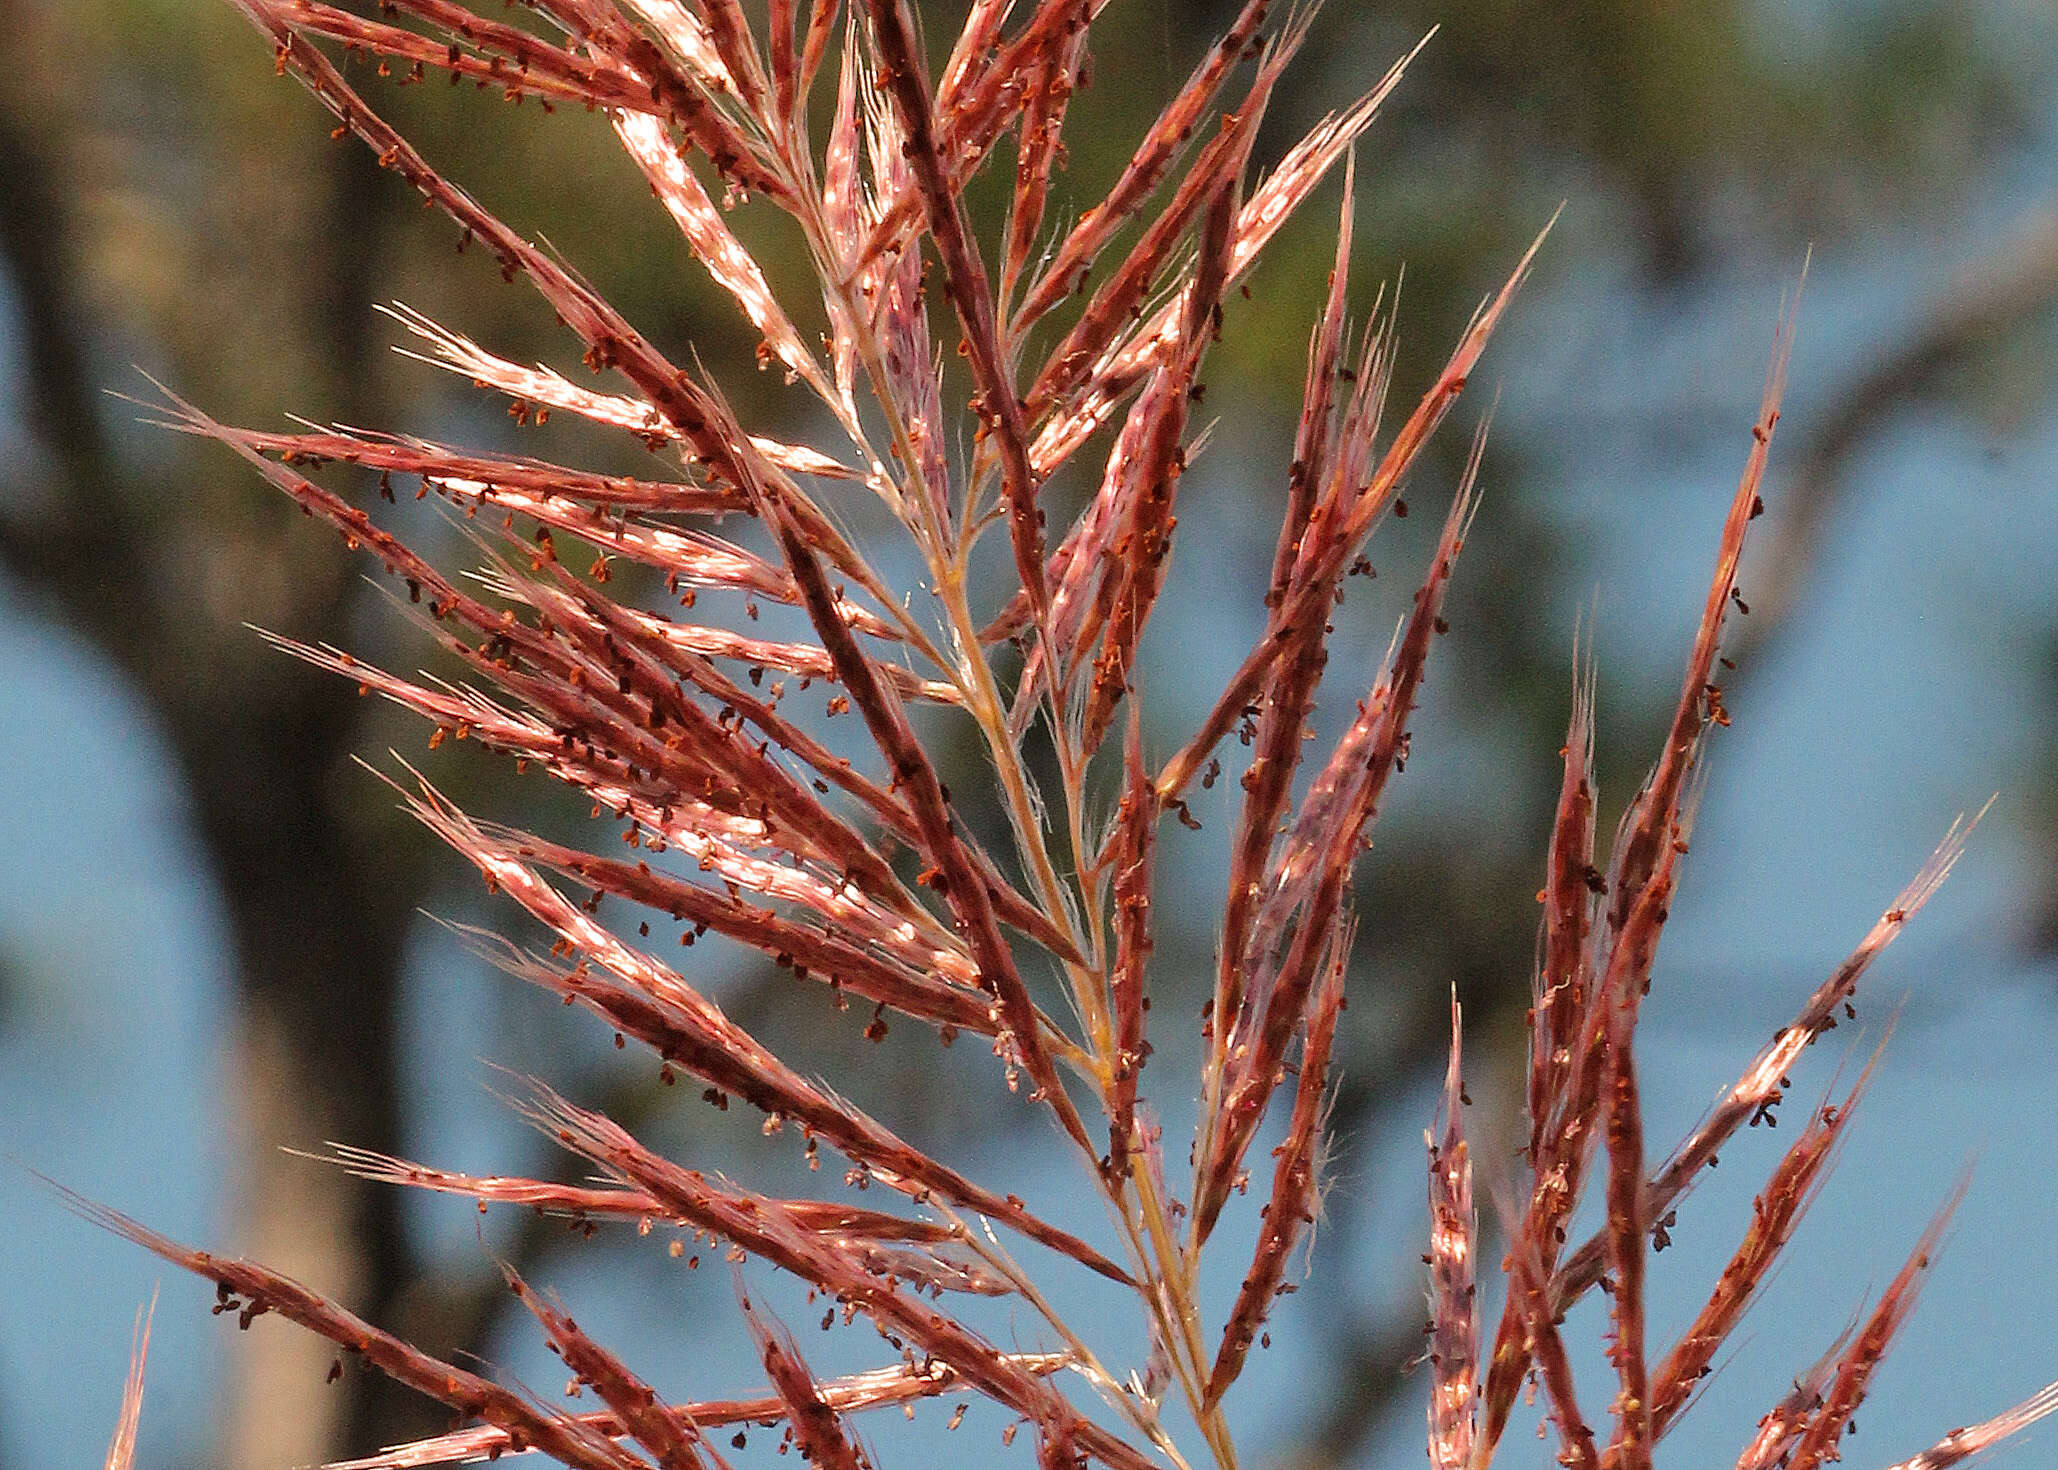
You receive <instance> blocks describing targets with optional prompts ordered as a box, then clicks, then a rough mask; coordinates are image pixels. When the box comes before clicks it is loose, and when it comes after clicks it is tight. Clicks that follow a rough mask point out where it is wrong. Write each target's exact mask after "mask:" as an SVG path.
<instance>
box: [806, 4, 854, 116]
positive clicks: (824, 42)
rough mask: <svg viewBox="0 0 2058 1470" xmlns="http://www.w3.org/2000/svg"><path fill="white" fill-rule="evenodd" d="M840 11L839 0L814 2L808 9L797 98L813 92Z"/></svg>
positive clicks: (841, 7) (827, 52)
mask: <svg viewBox="0 0 2058 1470" xmlns="http://www.w3.org/2000/svg"><path fill="white" fill-rule="evenodd" d="M842 9H843V6H842V3H841V0H814V4H813V5H811V6H809V7H808V18H807V35H806V37H805V38H804V39H803V40H802V42H801V47H800V77H799V79H798V83H797V86H796V89H795V90H796V95H797V96H799V97H802V98H805V97H806V96H808V94H809V93H811V92H813V91H814V88H815V77H816V75H817V73H819V72H820V71H821V69H822V58H823V57H824V56H826V55H828V54H829V37H830V36H831V35H832V34H833V33H834V32H835V30H836V17H837V15H838V14H839V13H841V11H842Z"/></svg>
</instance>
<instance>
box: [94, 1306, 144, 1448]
mask: <svg viewBox="0 0 2058 1470" xmlns="http://www.w3.org/2000/svg"><path fill="white" fill-rule="evenodd" d="M156 1315H157V1294H156V1293H155V1292H152V1293H151V1294H150V1304H149V1305H148V1306H144V1307H138V1308H137V1309H136V1329H135V1331H134V1333H133V1334H131V1336H130V1341H129V1376H128V1378H127V1380H126V1381H125V1382H124V1383H123V1384H122V1393H121V1417H120V1418H118V1419H116V1420H115V1422H114V1438H113V1439H111V1440H109V1441H108V1444H107V1459H106V1460H105V1461H104V1462H103V1463H104V1464H105V1465H106V1470H129V1467H130V1466H132V1465H133V1464H135V1461H136V1431H137V1430H138V1429H139V1428H140V1427H141V1426H142V1423H143V1368H144V1366H145V1365H146V1364H147V1363H148V1362H149V1361H150V1322H151V1319H152V1318H154V1317H155V1316H156Z"/></svg>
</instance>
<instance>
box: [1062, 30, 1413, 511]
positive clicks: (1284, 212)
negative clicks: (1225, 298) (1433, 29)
mask: <svg viewBox="0 0 2058 1470" xmlns="http://www.w3.org/2000/svg"><path fill="white" fill-rule="evenodd" d="M1417 49H1419V48H1417ZM1411 55H1412V53H1411ZM1406 64H1407V62H1406V60H1403V61H1402V62H1400V63H1398V64H1397V65H1396V66H1395V68H1394V69H1393V70H1392V71H1391V72H1389V73H1388V74H1387V76H1386V78H1385V80H1384V81H1382V82H1381V83H1380V85H1379V86H1378V87H1377V88H1375V89H1374V90H1373V91H1372V92H1371V93H1369V94H1367V95H1366V96H1365V97H1364V98H1362V99H1361V100H1360V101H1359V102H1357V103H1356V104H1354V105H1353V106H1352V107H1350V108H1349V109H1347V110H1346V111H1344V112H1342V113H1339V114H1336V115H1334V116H1332V117H1330V118H1328V119H1325V120H1324V121H1323V122H1321V123H1320V124H1318V125H1317V126H1316V127H1315V128H1314V129H1313V131H1311V132H1310V133H1309V134H1308V135H1307V136H1306V137H1305V138H1303V139H1302V140H1301V141H1300V142H1299V143H1297V144H1296V145H1295V146H1294V147H1293V148H1292V149H1291V150H1290V151H1289V152H1288V153H1287V155H1286V157H1285V158H1284V159H1282V160H1281V161H1280V163H1279V166H1278V167H1277V168H1275V169H1274V170H1273V171H1272V172H1271V173H1270V174H1268V175H1267V176H1266V177H1265V179H1264V180H1263V181H1262V182H1261V183H1260V184H1259V185H1258V186H1257V188H1255V189H1253V190H1251V191H1250V192H1249V193H1248V194H1247V195H1246V196H1245V198H1244V202H1243V207H1242V209H1241V210H1239V211H1238V213H1237V218H1236V238H1235V248H1234V250H1233V252H1232V254H1231V256H1230V266H1229V279H1230V281H1231V283H1232V284H1233V283H1234V282H1235V281H1236V280H1237V279H1238V278H1240V277H1241V276H1242V275H1243V273H1244V272H1245V271H1246V270H1248V269H1249V268H1250V266H1251V264H1252V263H1253V262H1254V261H1255V260H1256V259H1257V256H1258V252H1259V251H1260V250H1262V249H1263V248H1264V247H1265V245H1266V244H1267V243H1269V242H1270V240H1271V238H1272V236H1273V235H1274V234H1275V233H1277V231H1278V229H1279V226H1280V225H1282V224H1283V223H1285V221H1286V220H1287V218H1288V217H1290V216H1291V215H1292V213H1293V211H1294V210H1295V209H1296V208H1298V207H1299V206H1300V204H1301V201H1302V200H1304V199H1306V198H1307V196H1308V194H1309V193H1310V192H1311V191H1312V190H1313V189H1314V187H1315V185H1316V184H1318V183H1320V182H1321V181H1322V178H1323V176H1324V175H1326V174H1327V173H1328V171H1329V170H1330V168H1331V167H1333V166H1334V165H1335V163H1336V161H1337V160H1338V159H1339V158H1341V157H1343V156H1344V154H1346V153H1347V152H1348V151H1349V149H1350V145H1351V144H1352V143H1353V142H1354V141H1355V140H1356V139H1357V138H1358V136H1359V135H1360V134H1361V133H1363V132H1364V130H1365V129H1366V128H1367V127H1369V126H1371V123H1372V119H1373V117H1374V116H1375V115H1376V114H1377V112H1378V109H1379V104H1380V103H1381V102H1382V101H1384V100H1385V97H1386V94H1387V92H1388V91H1390V90H1391V89H1392V87H1393V86H1394V84H1395V83H1397V82H1398V81H1399V80H1400V73H1401V70H1402V68H1403V67H1405V66H1406ZM1196 166H1198V165H1196ZM1177 327H1178V317H1177V307H1176V304H1173V305H1168V306H1165V307H1163V308H1160V309H1159V310H1158V311H1157V312H1156V313H1155V314H1154V315H1152V316H1148V317H1146V318H1145V319H1144V320H1143V321H1142V323H1140V324H1139V325H1138V326H1136V327H1135V328H1134V329H1132V330H1131V331H1129V332H1128V333H1127V334H1126V335H1125V336H1123V337H1122V338H1121V339H1120V340H1119V341H1118V342H1117V343H1116V344H1115V345H1113V346H1112V347H1110V349H1109V351H1108V352H1107V354H1106V355H1105V356H1104V358H1103V360H1102V361H1101V363H1100V364H1099V365H1098V366H1096V367H1095V370H1094V373H1093V376H1092V378H1091V379H1090V380H1089V381H1088V382H1086V383H1085V384H1084V385H1083V386H1082V387H1081V388H1079V389H1078V390H1077V391H1076V392H1075V393H1074V394H1073V395H1071V397H1070V398H1069V400H1068V403H1067V406H1066V408H1065V410H1064V411H1063V412H1061V413H1059V414H1057V415H1055V416H1054V417H1052V418H1051V419H1050V420H1049V421H1048V422H1047V423H1045V424H1044V426H1043V428H1042V429H1041V430H1039V431H1038V433H1037V436H1036V441H1035V443H1034V444H1032V445H1031V446H1030V460H1031V462H1032V463H1034V464H1035V465H1036V467H1037V468H1038V469H1039V470H1041V471H1043V472H1045V473H1048V472H1049V471H1051V470H1052V469H1054V468H1056V467H1057V466H1058V465H1060V464H1062V463H1064V461H1065V460H1066V459H1067V458H1068V457H1069V456H1070V455H1071V454H1072V452H1073V451H1074V450H1076V449H1077V448H1078V447H1079V446H1080V445H1081V444H1083V443H1084V442H1085V441H1086V440H1087V439H1088V438H1089V437H1090V436H1091V435H1092V434H1093V432H1094V431H1095V430H1096V429H1098V428H1099V427H1100V426H1101V425H1102V424H1104V423H1106V422H1107V420H1108V418H1109V417H1110V416H1111V415H1112V414H1113V413H1114V410H1115V407H1116V405H1118V404H1119V403H1120V402H1121V401H1122V400H1123V399H1124V398H1126V397H1127V396H1128V395H1129V394H1130V393H1131V392H1132V391H1134V389H1135V388H1136V386H1137V385H1138V384H1139V383H1141V382H1142V381H1143V380H1144V378H1145V377H1146V376H1147V375H1148V374H1149V372H1150V370H1151V369H1152V368H1154V367H1156V366H1157V365H1158V364H1159V363H1160V362H1162V361H1163V360H1164V359H1165V357H1166V356H1167V355H1168V353H1169V351H1170V349H1171V346H1172V345H1173V341H1174V339H1175V335H1176V331H1177Z"/></svg>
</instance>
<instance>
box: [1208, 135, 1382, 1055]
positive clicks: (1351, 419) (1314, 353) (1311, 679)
mask: <svg viewBox="0 0 2058 1470" xmlns="http://www.w3.org/2000/svg"><path fill="white" fill-rule="evenodd" d="M1354 183H1355V179H1354V169H1353V168H1352V167H1351V166H1349V165H1346V167H1345V171H1344V203H1343V212H1342V217H1341V219H1340V221H1339V223H1338V225H1337V245H1336V264H1335V266H1334V268H1333V269H1332V270H1331V272H1330V277H1329V301H1328V305H1327V307H1326V308H1325V310H1324V311H1323V314H1322V321H1321V324H1320V326H1318V327H1317V328H1316V332H1315V338H1314V342H1313V344H1312V346H1311V347H1310V349H1309V353H1308V380H1307V388H1306V391H1305V393H1304V394H1303V397H1302V407H1301V418H1300V427H1299V430H1298V432H1297V434H1296V436H1295V439H1294V455H1293V465H1292V467H1291V469H1290V470H1289V471H1288V477H1287V506H1286V514H1285V516H1284V518H1283V519H1282V521H1281V523H1280V528H1279V544H1278V548H1277V550H1276V551H1275V552H1274V554H1273V563H1272V584H1271V588H1270V590H1269V591H1268V593H1267V594H1266V595H1267V605H1268V606H1275V607H1276V606H1278V605H1279V603H1280V602H1281V601H1282V600H1283V598H1284V597H1285V595H1286V590H1287V587H1288V585H1289V584H1290V582H1291V579H1292V577H1293V573H1294V567H1295V564H1296V562H1297V560H1298V553H1299V550H1300V547H1301V545H1302V543H1303V537H1304V535H1305V533H1306V532H1307V530H1308V526H1309V522H1310V520H1311V518H1312V517H1313V515H1314V511H1315V504H1316V496H1317V493H1318V487H1322V488H1327V485H1326V482H1327V481H1329V480H1330V478H1331V476H1330V470H1331V464H1330V449H1331V441H1332V439H1333V438H1334V437H1336V436H1337V434H1338V432H1339V426H1338V425H1337V424H1336V423H1335V422H1334V420H1335V418H1336V414H1335V405H1334V395H1335V389H1336V379H1337V372H1338V369H1339V367H1340V366H1341V357H1342V352H1343V337H1344V293H1345V289H1346V286H1347V283H1348V275H1349V268H1350V241H1351V228H1350V220H1351V208H1352V199H1353V195H1354V187H1353V186H1354ZM1377 378H1378V374H1377V373H1376V372H1364V373H1361V374H1360V376H1359V388H1360V393H1361V395H1362V396H1363V400H1365V401H1369V400H1371V399H1374V398H1376V397H1377V395H1378V393H1379V391H1380V389H1379V386H1378V384H1377V381H1376V380H1377ZM1371 417H1372V416H1371V415H1355V414H1354V415H1348V416H1347V418H1346V422H1345V424H1344V425H1342V426H1341V430H1340V432H1341V434H1342V437H1343V438H1344V440H1345V444H1344V445H1342V446H1339V449H1340V450H1341V451H1342V452H1341V453H1340V454H1339V456H1338V457H1339V459H1340V460H1341V461H1342V462H1341V463H1339V464H1338V465H1337V466H1336V469H1337V471H1338V478H1339V479H1349V478H1352V477H1353V476H1354V475H1355V472H1356V470H1357V465H1356V463H1355V460H1356V459H1357V457H1358V456H1357V455H1355V454H1353V453H1351V452H1350V450H1351V448H1353V447H1361V448H1363V449H1367V450H1369V448H1370V442H1369V441H1370V428H1371V423H1370V419H1371ZM1358 430H1362V432H1354V431H1358ZM1328 627H1329V625H1328V623H1327V621H1322V622H1315V621H1313V620H1310V621H1309V622H1307V623H1306V624H1304V625H1303V626H1302V628H1301V629H1300V630H1299V631H1298V636H1297V638H1296V639H1295V646H1294V648H1293V650H1292V652H1291V654H1290V655H1288V656H1282V657H1281V658H1280V659H1279V660H1278V661H1277V662H1276V663H1275V664H1274V666H1273V674H1272V677H1271V678H1270V679H1269V681H1268V683H1267V686H1266V689H1265V693H1264V695H1263V697H1262V699H1261V701H1260V704H1259V709H1258V719H1257V728H1256V733H1255V738H1254V739H1253V741H1252V754H1251V763H1250V765H1249V767H1248V768H1246V770H1245V771H1244V774H1243V778H1242V785H1243V790H1244V802H1243V809H1242V811H1241V812H1240V813H1239V814H1238V817H1237V829H1236V836H1235V839H1234V846H1233V847H1232V848H1231V850H1230V859H1229V897H1228V901H1227V902H1226V903H1225V904H1224V905H1223V910H1222V942H1221V947H1220V950H1219V955H1220V960H1219V963H1218V965H1217V967H1216V975H1215V1011H1214V1013H1215V1015H1217V1016H1219V1017H1233V1016H1235V1015H1237V1014H1238V1013H1239V1012H1240V1011H1241V1009H1242V1007H1243V987H1244V979H1245V961H1246V958H1247V955H1248V950H1249V939H1250V922H1251V917H1252V913H1253V909H1254V906H1255V904H1256V901H1257V899H1258V898H1259V896H1260V894H1261V892H1262V891H1263V886H1264V879H1265V877H1266V869H1267V866H1268V864H1267V859H1268V858H1269V857H1270V855H1271V851H1272V846H1273V839H1274V836H1275V834H1276V831H1277V829H1278V826H1279V818H1280V815H1281V814H1282V813H1283V812H1284V811H1285V809H1286V803H1287V799H1288V797H1289V795H1290V792H1291V789H1292V785H1293V774H1294V771H1295V770H1296V769H1297V768H1298V767H1299V764H1300V758H1301V747H1302V744H1303V743H1304V742H1303V740H1302V734H1303V729H1304V726H1305V724H1306V721H1307V717H1308V714H1309V712H1310V711H1311V710H1312V709H1313V707H1314V702H1315V692H1316V690H1317V688H1319V687H1320V683H1321V678H1322V670H1323V668H1324V666H1325V665H1326V663H1327V660H1328V640H1327V633H1328ZM1216 1029H1217V1032H1218V1033H1219V1035H1220V1037H1221V1040H1222V1042H1223V1044H1224V1045H1225V1046H1226V1043H1227V1036H1228V1032H1227V1029H1226V1028H1225V1027H1217V1028H1216ZM1217 1050H1218V1052H1219V1051H1220V1050H1221V1048H1219V1047H1218V1048H1217ZM1225 1062H1226V1057H1219V1058H1218V1059H1216V1060H1214V1062H1213V1067H1212V1068H1211V1071H1219V1070H1220V1068H1221V1066H1222V1065H1223V1064H1224V1063H1225Z"/></svg>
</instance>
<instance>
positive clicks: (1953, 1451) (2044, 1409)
mask: <svg viewBox="0 0 2058 1470" xmlns="http://www.w3.org/2000/svg"><path fill="white" fill-rule="evenodd" d="M2053 1410H2058V1383H2054V1384H2051V1385H2050V1386H2049V1387H2047V1388H2044V1389H2041V1390H2039V1391H2038V1392H2036V1393H2033V1394H2031V1395H2030V1396H2029V1397H2028V1398H2026V1399H2024V1400H2023V1401H2022V1402H2021V1403H2019V1404H2017V1405H2016V1406H2015V1407H2014V1408H2012V1409H2010V1410H2008V1411H2007V1412H2006V1413H2003V1414H1996V1415H1995V1416H1994V1417H1993V1418H1991V1419H1988V1420H1987V1421H1985V1422H1984V1423H1981V1424H1974V1425H1971V1426H1969V1427H1966V1428H1963V1429H1954V1430H1952V1431H1951V1432H1950V1433H1949V1434H1947V1435H1945V1436H1944V1437H1943V1438H1942V1439H1941V1440H1939V1441H1937V1443H1936V1444H1934V1445H1932V1446H1931V1447H1930V1448H1928V1449H1926V1450H1924V1451H1923V1452H1922V1453H1921V1454H1919V1455H1912V1456H1910V1457H1909V1458H1908V1459H1905V1460H1902V1461H1900V1462H1899V1463H1897V1464H1895V1465H1893V1466H1891V1467H1890V1470H1948V1467H1950V1466H1952V1465H1957V1464H1961V1463H1963V1462H1964V1461H1966V1460H1969V1459H1971V1458H1972V1457H1973V1456H1974V1455H1977V1454H1980V1453H1981V1452H1983V1451H1985V1450H1989V1449H1991V1448H1993V1447H1994V1446H1995V1445H1997V1444H1999V1443H2000V1442H2001V1441H2002V1440H2004V1439H2006V1438H2007V1437H2008V1436H2009V1435H2011V1434H2015V1433H2017V1432H2019V1431H2021V1430H2024V1429H2027V1428H2028V1427H2029V1426H2030V1425H2032V1424H2034V1423H2036V1422H2037V1420H2039V1419H2041V1418H2043V1417H2044V1416H2045V1415H2046V1414H2049V1413H2051V1412H2052V1411H2053Z"/></svg>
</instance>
